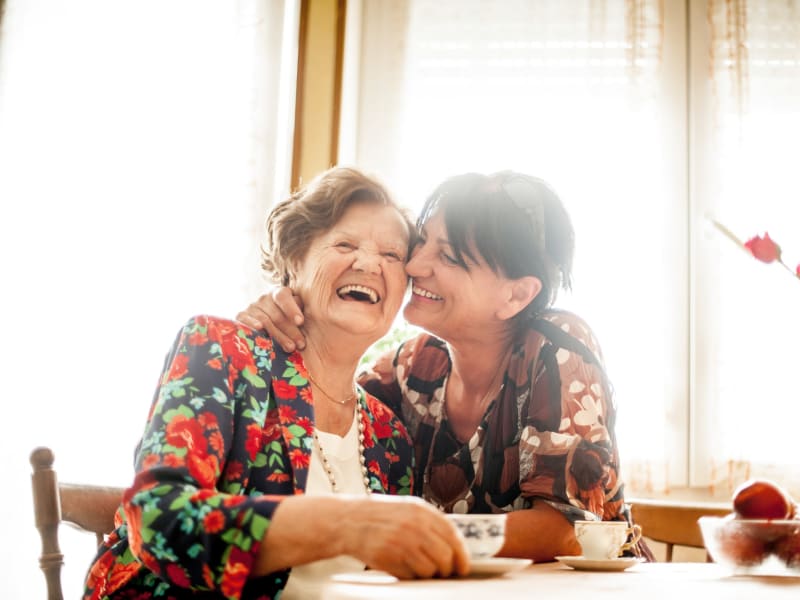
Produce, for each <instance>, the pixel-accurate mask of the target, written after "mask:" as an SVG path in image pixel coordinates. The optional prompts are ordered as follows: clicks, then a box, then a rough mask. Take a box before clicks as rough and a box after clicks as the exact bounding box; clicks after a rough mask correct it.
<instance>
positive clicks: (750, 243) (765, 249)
mask: <svg viewBox="0 0 800 600" xmlns="http://www.w3.org/2000/svg"><path fill="white" fill-rule="evenodd" d="M744 247H745V248H747V249H748V250H750V252H751V253H752V255H753V256H755V257H756V258H757V259H758V260H760V261H761V262H765V263H771V262H775V261H776V260H780V259H781V247H780V246H778V244H776V243H775V242H774V241H773V240H772V239H771V238H770V237H769V234H768V233H766V232H765V233H764V237H763V238H762V237H760V236H755V237H753V238H750V239H749V240H747V241H746V242H745V243H744Z"/></svg>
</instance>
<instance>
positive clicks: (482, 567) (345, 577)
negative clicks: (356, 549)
mask: <svg viewBox="0 0 800 600" xmlns="http://www.w3.org/2000/svg"><path fill="white" fill-rule="evenodd" d="M531 563H533V561H532V560H531V559H529V558H484V559H481V560H473V561H472V562H471V563H470V566H471V568H470V572H469V575H467V577H491V576H493V575H503V574H504V573H510V572H511V571H517V570H518V569H524V568H525V567H527V566H528V565H530V564H531ZM330 579H331V581H334V582H336V583H366V584H373V585H374V584H379V585H380V584H383V585H391V584H393V583H397V582H398V581H399V580H398V579H397V577H395V576H394V575H389V573H386V572H385V571H373V570H366V571H355V572H351V573H336V574H335V575H331V578H330Z"/></svg>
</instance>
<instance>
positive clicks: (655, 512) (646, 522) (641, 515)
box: [628, 498, 733, 562]
mask: <svg viewBox="0 0 800 600" xmlns="http://www.w3.org/2000/svg"><path fill="white" fill-rule="evenodd" d="M628 502H629V503H630V504H631V516H632V517H633V522H634V523H637V524H638V525H639V526H641V528H642V536H643V537H646V538H649V539H651V540H653V541H655V542H660V543H662V544H664V545H665V547H666V561H667V562H672V551H673V548H674V547H675V546H676V545H677V546H689V547H691V548H705V545H704V544H703V536H702V534H701V533H700V526H699V525H698V524H697V519H699V518H700V517H703V516H706V515H708V516H715V517H724V516H725V515H727V514H730V513H731V511H732V510H733V508H732V506H731V505H730V503H727V504H726V503H722V502H681V501H671V500H669V501H668V500H652V499H642V498H639V499H633V498H632V499H629V500H628ZM706 560H707V561H708V560H710V557H709V555H708V553H706Z"/></svg>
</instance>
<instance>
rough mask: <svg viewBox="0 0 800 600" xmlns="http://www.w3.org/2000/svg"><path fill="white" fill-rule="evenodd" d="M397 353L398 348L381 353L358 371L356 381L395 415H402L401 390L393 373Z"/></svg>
mask: <svg viewBox="0 0 800 600" xmlns="http://www.w3.org/2000/svg"><path fill="white" fill-rule="evenodd" d="M401 348H402V346H401ZM397 354H398V349H393V350H389V351H387V352H385V353H383V354H381V355H380V356H379V357H378V358H377V360H375V362H373V363H372V364H371V365H368V366H367V367H366V368H365V369H364V370H363V371H362V372H361V373H359V375H358V383H359V384H360V385H361V387H363V388H364V389H365V390H367V391H368V392H369V393H370V394H372V395H373V396H375V397H376V398H378V399H379V400H380V401H381V402H383V403H384V404H386V405H387V406H388V407H389V408H390V409H392V412H394V414H395V415H402V403H403V392H402V390H401V389H400V385H399V383H398V382H397V377H396V373H395V366H396V357H397Z"/></svg>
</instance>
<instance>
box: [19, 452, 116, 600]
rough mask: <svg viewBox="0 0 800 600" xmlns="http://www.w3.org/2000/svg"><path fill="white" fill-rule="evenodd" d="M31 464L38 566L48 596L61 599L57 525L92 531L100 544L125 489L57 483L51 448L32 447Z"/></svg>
mask: <svg viewBox="0 0 800 600" xmlns="http://www.w3.org/2000/svg"><path fill="white" fill-rule="evenodd" d="M31 466H32V467H33V473H32V475H31V484H32V486H33V510H34V517H35V523H36V528H37V529H38V530H39V535H40V537H41V540H42V555H41V557H40V558H39V566H40V567H41V569H42V571H43V572H44V576H45V580H46V582H47V598H48V600H63V594H62V591H61V567H62V566H63V564H64V555H63V554H62V553H61V548H60V547H59V543H58V527H59V525H60V524H61V523H62V522H64V523H67V524H69V525H72V526H74V527H76V528H77V529H80V530H82V531H86V532H89V533H94V534H95V536H96V538H97V543H98V545H99V544H100V542H102V541H103V535H104V534H107V533H110V532H111V531H112V530H113V529H114V513H115V512H116V510H117V507H118V506H119V504H120V502H121V501H122V493H123V491H124V489H123V488H120V487H106V486H96V485H82V484H68V483H58V478H57V477H56V472H55V470H54V469H53V451H52V450H50V448H43V447H40V448H36V449H34V450H33V452H31ZM87 567H88V565H87Z"/></svg>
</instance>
